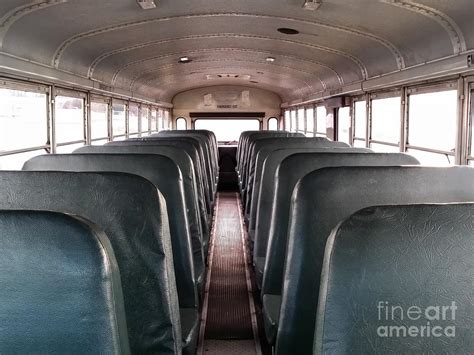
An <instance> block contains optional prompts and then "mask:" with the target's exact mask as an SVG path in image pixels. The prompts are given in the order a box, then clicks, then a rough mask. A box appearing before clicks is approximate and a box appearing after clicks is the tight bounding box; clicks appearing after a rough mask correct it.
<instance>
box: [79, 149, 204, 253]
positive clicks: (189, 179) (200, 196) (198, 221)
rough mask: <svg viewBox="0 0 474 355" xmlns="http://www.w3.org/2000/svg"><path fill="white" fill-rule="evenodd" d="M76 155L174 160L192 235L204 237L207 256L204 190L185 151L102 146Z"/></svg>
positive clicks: (81, 150) (80, 150)
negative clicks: (135, 156) (153, 157)
mask: <svg viewBox="0 0 474 355" xmlns="http://www.w3.org/2000/svg"><path fill="white" fill-rule="evenodd" d="M74 153H75V154H114V153H115V154H158V155H163V156H166V157H168V158H170V159H172V160H173V161H174V162H175V163H176V164H177V165H178V167H179V169H180V171H181V175H182V177H183V188H184V194H185V199H186V207H187V208H188V210H189V213H188V222H189V228H190V232H191V235H200V236H202V242H203V247H204V251H205V254H206V255H207V245H208V242H209V226H208V224H207V212H206V205H205V196H204V190H203V189H202V186H200V187H201V188H198V184H197V180H196V171H195V169H194V164H193V162H192V160H191V158H190V156H189V155H188V153H186V152H185V151H183V150H182V149H179V148H177V147H171V146H149V145H117V146H109V145H101V146H91V145H89V146H85V147H81V148H79V149H77V150H75V151H74Z"/></svg>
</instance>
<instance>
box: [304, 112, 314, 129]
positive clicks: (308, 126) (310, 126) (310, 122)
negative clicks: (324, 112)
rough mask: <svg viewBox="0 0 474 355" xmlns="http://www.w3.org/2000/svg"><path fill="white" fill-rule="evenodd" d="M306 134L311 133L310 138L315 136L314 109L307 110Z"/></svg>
mask: <svg viewBox="0 0 474 355" xmlns="http://www.w3.org/2000/svg"><path fill="white" fill-rule="evenodd" d="M306 132H307V133H311V134H310V135H309V136H313V132H314V109H313V107H308V108H307V109H306Z"/></svg>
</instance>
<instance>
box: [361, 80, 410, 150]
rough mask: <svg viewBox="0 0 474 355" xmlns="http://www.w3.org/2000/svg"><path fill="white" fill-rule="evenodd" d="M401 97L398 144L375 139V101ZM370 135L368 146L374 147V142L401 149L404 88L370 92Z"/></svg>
mask: <svg viewBox="0 0 474 355" xmlns="http://www.w3.org/2000/svg"><path fill="white" fill-rule="evenodd" d="M395 97H399V98H400V103H401V104H400V111H399V112H400V114H399V124H400V126H399V137H398V140H399V141H398V144H397V143H393V142H387V141H382V140H378V139H374V138H372V137H373V113H374V110H373V101H374V100H381V99H389V98H395ZM368 100H369V122H368V125H369V136H368V139H367V141H368V147H369V148H370V147H372V143H374V144H378V145H386V146H390V147H398V148H399V149H400V150H401V142H402V139H403V137H402V136H401V125H402V120H403V115H402V108H403V106H404V105H403V102H404V100H403V90H401V89H397V90H390V91H381V92H373V93H370V94H369V98H368Z"/></svg>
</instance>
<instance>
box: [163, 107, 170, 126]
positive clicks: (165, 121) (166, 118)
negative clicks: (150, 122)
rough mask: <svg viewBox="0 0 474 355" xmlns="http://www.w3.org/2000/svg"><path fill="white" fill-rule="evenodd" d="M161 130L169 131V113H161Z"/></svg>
mask: <svg viewBox="0 0 474 355" xmlns="http://www.w3.org/2000/svg"><path fill="white" fill-rule="evenodd" d="M163 129H164V130H169V129H171V121H170V112H169V111H163Z"/></svg>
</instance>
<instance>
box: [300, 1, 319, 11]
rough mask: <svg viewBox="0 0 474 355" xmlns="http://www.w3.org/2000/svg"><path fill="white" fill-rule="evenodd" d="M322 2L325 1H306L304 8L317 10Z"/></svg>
mask: <svg viewBox="0 0 474 355" xmlns="http://www.w3.org/2000/svg"><path fill="white" fill-rule="evenodd" d="M322 3H323V1H322V0H312V1H305V2H304V5H303V9H305V10H310V11H316V10H317V9H319V7H320V6H321V4H322Z"/></svg>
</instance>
